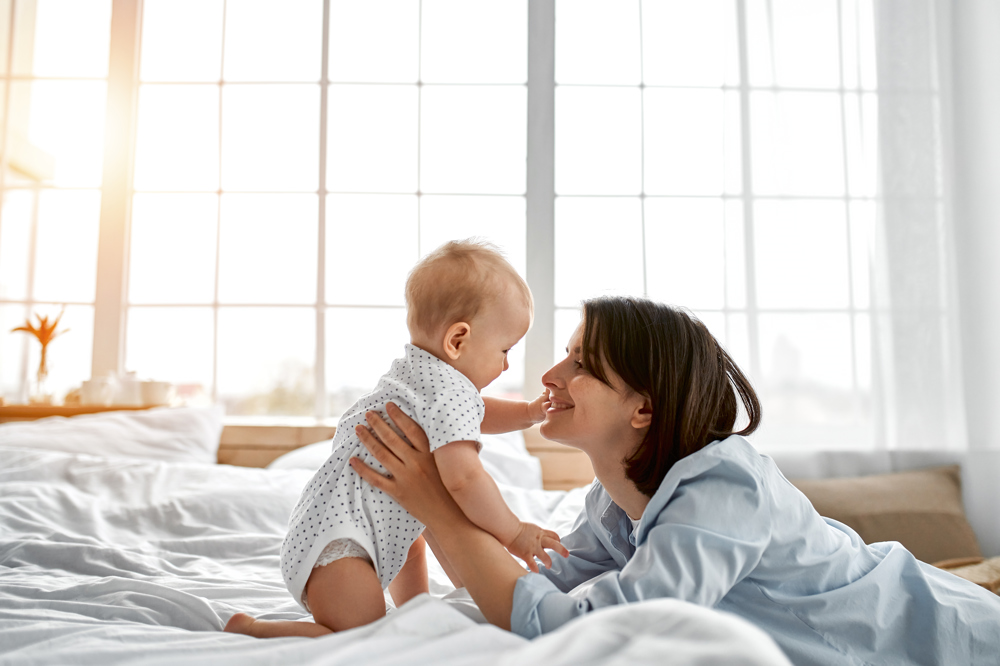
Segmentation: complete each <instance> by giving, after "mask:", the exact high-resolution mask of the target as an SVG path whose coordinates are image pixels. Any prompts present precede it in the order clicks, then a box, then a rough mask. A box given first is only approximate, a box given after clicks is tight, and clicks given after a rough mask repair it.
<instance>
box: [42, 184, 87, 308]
mask: <svg viewBox="0 0 1000 666" xmlns="http://www.w3.org/2000/svg"><path fill="white" fill-rule="evenodd" d="M100 213H101V193H100V192H95V191H86V190H83V191H63V192H61V191H58V190H46V191H43V192H42V193H41V196H40V197H39V202H38V241H37V245H36V247H37V251H36V254H35V256H36V259H35V298H36V299H38V300H40V301H57V302H61V301H83V302H87V301H93V300H94V285H95V284H96V281H97V233H98V223H99V219H100Z"/></svg>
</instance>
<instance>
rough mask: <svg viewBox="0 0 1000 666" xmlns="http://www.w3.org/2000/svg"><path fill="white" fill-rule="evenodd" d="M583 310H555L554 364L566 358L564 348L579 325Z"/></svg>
mask: <svg viewBox="0 0 1000 666" xmlns="http://www.w3.org/2000/svg"><path fill="white" fill-rule="evenodd" d="M582 318H583V310H580V309H578V308H556V325H555V331H556V333H555V340H554V341H553V342H554V349H553V356H552V358H553V359H554V360H555V362H556V363H558V362H559V361H561V360H563V359H564V358H566V347H567V346H569V339H570V336H572V335H573V332H574V331H575V330H576V327H577V326H579V325H580V321H581V319H582Z"/></svg>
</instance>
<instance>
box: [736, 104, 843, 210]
mask: <svg viewBox="0 0 1000 666" xmlns="http://www.w3.org/2000/svg"><path fill="white" fill-rule="evenodd" d="M751 121H752V123H753V130H752V131H753V136H752V139H753V166H754V189H755V190H756V191H757V194H792V195H842V194H843V193H844V160H843V157H844V147H843V143H842V140H841V136H842V134H841V125H840V100H839V98H838V96H837V95H836V94H832V93H777V94H772V93H764V92H757V93H752V94H751Z"/></svg>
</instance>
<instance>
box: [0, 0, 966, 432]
mask: <svg viewBox="0 0 1000 666" xmlns="http://www.w3.org/2000/svg"><path fill="white" fill-rule="evenodd" d="M120 4H121V6H123V7H126V6H127V7H134V8H141V21H139V22H137V25H138V26H139V28H138V29H137V32H136V34H134V35H129V34H128V33H127V31H128V30H131V28H129V27H128V26H127V25H126V27H125V28H123V29H122V30H123V32H122V33H119V32H117V31H114V30H112V31H111V32H109V30H108V26H109V24H111V25H114V24H113V22H112V19H113V18H114V17H112V16H111V3H110V2H97V1H96V0H92V1H88V2H65V1H59V0H37V2H32V1H29V0H8V2H6V3H4V2H0V15H2V16H3V17H7V18H5V19H3V20H7V21H8V24H7V25H5V26H0V34H2V35H3V37H4V38H6V39H8V43H7V44H6V45H3V49H2V50H3V53H0V59H2V58H8V59H9V58H10V57H12V58H13V60H12V61H11V62H12V65H11V66H9V67H8V66H7V65H6V62H7V61H6V60H2V63H3V72H4V86H5V87H4V91H5V94H6V91H9V94H8V95H7V97H6V98H5V99H6V102H5V104H6V106H5V107H4V108H5V109H7V110H8V111H9V113H7V115H6V116H5V120H4V127H5V136H6V137H7V141H6V142H5V143H4V148H3V153H2V155H3V157H2V160H3V164H4V165H5V168H4V169H3V170H2V173H3V176H2V177H3V179H4V180H3V182H2V183H0V185H2V189H3V193H4V206H3V211H2V219H0V325H4V326H8V328H9V327H10V326H13V325H14V324H15V323H17V322H19V321H20V320H21V319H22V318H23V317H24V316H25V314H26V313H27V312H28V311H30V310H33V309H38V310H47V309H48V310H51V309H53V308H58V307H60V306H61V304H63V303H66V304H68V306H67V315H66V317H67V323H68V325H70V326H71V327H72V328H73V329H74V333H73V335H72V336H67V338H65V340H64V341H61V342H59V343H57V344H58V345H62V349H59V350H57V349H55V348H53V357H54V358H53V363H54V373H55V374H57V375H58V377H59V382H60V384H61V388H63V389H66V388H69V386H70V385H72V384H73V383H76V382H79V381H80V380H82V379H84V378H86V377H87V376H89V374H90V365H91V353H90V347H91V345H92V344H93V340H92V337H93V336H92V334H91V331H92V330H93V324H92V322H95V321H96V322H97V323H98V324H100V323H101V322H109V323H108V326H109V327H110V328H111V329H115V327H116V326H118V323H117V322H118V321H119V320H118V319H116V318H120V327H121V329H122V330H123V331H124V333H123V335H122V337H121V340H120V343H119V344H118V348H117V349H116V350H115V351H116V352H117V358H118V359H120V360H117V361H116V360H114V358H115V357H114V355H110V356H109V355H106V354H105V355H102V354H98V351H97V346H94V350H95V351H94V355H93V369H94V371H95V372H100V371H106V370H109V369H119V370H122V369H125V368H127V369H130V370H136V371H138V372H139V373H140V374H142V375H144V376H149V377H154V378H158V379H165V380H169V381H172V382H175V383H177V384H178V385H180V386H181V388H182V390H183V392H184V393H186V394H187V395H189V396H194V395H197V394H199V393H200V394H203V395H204V396H206V397H208V398H211V399H215V400H218V401H221V402H223V403H225V404H226V406H227V408H228V411H229V413H230V414H232V415H267V414H272V415H274V414H277V415H300V416H319V417H324V416H337V415H339V414H340V412H341V411H342V410H343V409H344V408H345V407H346V406H347V405H349V404H350V403H351V402H352V401H353V400H354V399H355V398H356V397H357V396H358V395H360V394H361V393H362V392H364V391H367V390H368V389H369V388H370V387H371V386H372V385H373V384H374V382H375V381H376V379H377V378H378V376H379V375H381V374H382V373H383V372H384V371H385V369H386V368H387V367H388V364H389V362H390V361H391V359H392V358H395V357H396V356H398V355H399V353H400V351H401V345H402V343H403V342H405V340H406V339H407V336H406V331H405V312H404V304H403V298H402V292H403V283H404V280H405V277H406V273H407V271H408V270H409V268H410V267H411V266H412V264H413V263H414V262H415V261H416V260H417V259H418V258H419V257H420V256H422V255H423V254H425V253H426V252H428V251H429V250H431V249H433V248H434V247H436V246H437V245H439V244H440V243H441V242H443V241H444V240H447V239H450V238H463V237H468V236H480V237H485V238H487V239H489V240H492V241H493V242H495V243H496V244H498V245H499V246H501V247H502V248H503V249H504V250H505V251H506V252H507V254H508V256H509V258H510V259H511V261H512V263H513V264H514V265H515V267H517V268H518V270H519V271H521V272H522V273H523V274H524V275H525V276H526V277H527V278H528V280H529V283H530V284H531V286H532V288H533V291H534V293H535V296H536V310H537V312H536V324H535V328H534V329H533V331H532V332H531V333H530V334H529V337H528V339H527V341H526V343H525V344H522V345H519V346H518V347H515V350H514V352H512V355H511V365H512V367H511V370H510V371H508V373H505V374H504V375H503V376H502V377H501V379H500V380H498V381H497V382H496V383H495V384H496V385H495V386H493V387H491V390H493V391H495V392H497V393H503V394H520V393H524V394H529V395H533V394H535V393H536V391H537V381H538V377H537V375H539V374H540V372H541V370H542V369H544V368H545V367H547V365H548V364H549V363H550V362H551V361H552V359H553V358H554V356H555V355H558V354H559V353H561V351H560V350H561V349H562V348H563V347H564V346H565V342H566V340H567V339H568V337H569V334H570V332H571V330H572V328H573V327H574V326H575V325H576V323H577V322H578V320H579V307H580V301H581V299H583V298H587V297H590V296H593V295H596V294H601V293H620V294H635V295H646V296H648V297H650V298H653V299H657V300H662V301H666V302H673V303H677V304H680V305H683V306H686V307H689V308H690V309H691V310H692V311H693V312H694V313H695V314H696V315H697V316H698V317H700V318H701V319H702V320H703V321H704V322H705V323H706V324H707V326H708V327H709V328H710V329H711V330H712V331H713V332H714V333H715V334H716V335H717V336H718V337H719V339H720V340H721V341H722V342H723V343H724V344H725V345H726V346H727V348H728V349H729V350H730V351H731V352H732V353H733V355H734V356H735V358H736V359H737V361H738V362H739V363H740V364H741V366H742V367H743V368H744V369H745V370H747V371H748V373H749V374H750V375H751V377H752V378H753V380H754V382H755V384H756V386H757V387H758V389H759V390H760V393H761V397H762V400H763V402H764V406H765V410H766V413H767V419H766V421H765V428H764V431H763V432H762V434H761V438H762V439H764V440H766V441H767V442H769V443H774V444H778V445H780V444H783V443H791V442H794V443H796V444H799V443H801V442H803V441H810V442H814V443H817V444H835V445H843V443H844V442H852V443H853V444H854V445H856V446H862V447H866V446H873V445H874V444H875V438H876V434H875V431H876V422H877V421H878V419H879V418H880V417H879V416H878V411H879V409H882V407H880V406H879V400H880V398H879V396H878V392H877V391H876V390H874V389H873V385H876V384H877V381H876V380H875V379H874V375H875V374H876V371H877V365H878V364H877V363H873V358H874V357H876V356H877V352H876V351H873V350H874V349H875V347H876V346H877V343H876V341H875V340H874V339H873V338H874V337H876V336H874V335H873V330H875V329H876V328H877V327H876V324H875V320H876V317H875V316H874V313H875V312H877V311H878V307H877V305H874V304H873V293H875V290H874V289H873V286H872V285H873V284H874V283H875V278H874V277H873V276H874V267H875V265H876V261H877V260H876V259H874V258H873V257H875V256H876V254H875V253H876V251H877V247H876V245H877V244H876V243H875V241H874V240H873V239H874V238H876V237H877V236H878V234H877V233H876V222H877V215H876V214H877V212H878V210H879V209H878V206H879V205H880V204H881V203H882V202H884V200H885V198H884V197H883V196H882V194H883V193H882V191H881V190H880V189H879V188H880V187H881V185H880V184H879V183H878V182H877V173H876V167H875V165H876V155H877V153H878V149H879V147H880V144H879V136H880V133H881V134H882V135H883V138H884V134H885V125H882V126H880V125H879V119H880V117H881V116H882V115H884V109H883V107H884V97H885V95H884V92H883V91H880V90H879V89H878V86H877V81H876V53H875V40H876V34H875V20H874V15H875V13H876V9H877V6H876V5H875V3H873V2H872V0H808V1H806V0H699V1H698V2H690V1H687V0H627V1H622V0H614V1H611V0H552V1H551V2H548V1H543V0H531V1H530V2H529V1H528V0H518V1H510V0H491V1H486V0H484V1H481V2H468V1H466V0H372V1H368V2H349V1H342V0H295V1H294V2H280V3H279V2H276V1H275V0H144V1H143V2H141V3H139V2H138V0H136V2H135V3H133V4H129V3H127V2H124V1H122V2H121V3H120ZM116 6H117V5H116ZM36 8H37V9H36ZM29 14H30V17H29ZM124 23H127V22H124ZM529 25H531V27H532V29H531V30H529ZM80 26H85V27H86V29H79V28H80ZM109 35H110V36H109ZM123 35H124V36H123ZM127 37H130V38H132V39H134V40H135V41H136V42H137V43H138V44H139V48H138V49H137V50H136V52H137V56H136V60H135V62H134V68H133V69H134V71H135V75H134V78H130V79H128V80H125V82H124V85H125V86H126V88H127V89H128V90H131V91H133V92H134V95H133V97H134V108H132V109H131V111H130V112H131V113H132V114H133V116H134V118H135V131H134V133H133V134H134V135H132V136H129V141H130V144H129V147H128V149H127V152H128V155H129V156H130V158H131V159H132V163H133V167H134V168H133V169H132V170H131V171H129V172H128V173H127V177H123V178H121V179H119V180H120V181H121V182H117V181H116V186H120V188H121V191H122V192H125V193H126V195H127V196H123V199H124V198H127V199H128V203H129V206H123V207H122V210H123V211H124V210H126V209H128V208H129V207H130V211H131V212H130V214H129V215H126V214H125V213H121V214H120V215H119V217H118V218H116V217H115V215H116V213H114V212H113V211H111V210H110V209H107V207H105V208H106V209H107V210H105V213H103V214H102V213H101V210H102V209H101V203H102V202H101V190H102V186H103V191H104V196H105V199H107V197H108V196H109V195H108V193H109V192H110V191H111V190H110V189H109V187H110V186H111V184H110V183H108V182H103V183H102V169H101V165H102V146H103V134H102V131H103V126H104V125H103V119H104V114H105V112H106V111H107V113H108V118H111V112H112V111H113V110H114V109H110V108H109V109H107V110H106V109H105V108H104V100H105V99H106V98H108V99H110V97H107V90H108V86H111V85H112V84H113V83H114V82H115V81H117V79H114V77H113V76H112V78H109V74H108V65H107V60H108V52H109V43H110V50H111V52H112V53H115V52H116V50H115V45H116V44H119V43H123V42H122V40H124V39H126V38H127ZM179 45H183V48H179ZM887 48H888V47H887ZM928 48H930V47H928ZM60 49H64V50H60ZM68 52H72V53H73V54H74V57H72V58H70V57H67V56H66V53H68ZM5 54H6V55H5ZM25 54H27V55H25ZM883 69H884V68H881V67H880V68H879V71H880V72H882V71H883ZM917 92H918V93H919V94H922V95H925V96H927V95H930V96H931V97H933V96H934V95H935V94H936V93H935V92H934V91H933V90H931V91H927V90H922V91H917ZM915 94H916V93H915ZM122 104H126V102H122ZM933 122H937V121H936V120H935V121H933ZM932 124H933V123H932ZM934 131H937V130H934ZM932 134H933V132H932ZM933 141H934V139H933V138H931V139H928V144H930V143H933ZM109 159H110V158H106V159H105V161H107V160H109ZM19 160H20V161H19ZM25 165H28V166H27V167H26V166H25ZM104 173H109V172H108V170H107V165H105V170H104ZM126 180H127V181H128V182H127V183H126V182H124V181H126ZM115 191H117V190H115ZM924 194H926V193H924ZM931 196H932V198H935V201H937V202H938V203H940V201H941V193H940V190H939V189H937V190H934V192H932V193H931ZM102 215H103V217H102ZM99 217H100V218H101V229H102V230H103V229H105V228H106V229H107V230H108V231H107V233H108V234H111V235H114V234H119V235H120V237H121V239H122V242H126V240H127V246H126V250H127V252H126V254H127V261H123V262H122V264H121V266H120V267H119V268H117V269H115V270H117V271H118V272H119V273H120V275H121V278H122V280H121V281H122V283H123V284H124V285H126V288H125V289H124V290H123V292H124V293H123V294H122V297H121V299H119V300H114V299H112V300H111V301H109V302H107V303H103V302H102V301H101V300H100V298H98V299H96V300H95V297H94V293H95V290H94V282H95V275H96V272H95V271H96V268H95V266H96V256H97V251H96V247H97V243H98V219H99ZM126 217H127V219H124V218H126ZM119 218H121V219H119ZM102 233H104V232H103V231H102ZM529 239H530V240H529ZM103 265H104V264H102V266H103ZM55 266H58V267H59V270H54V269H53V268H52V267H55ZM883 269H884V267H883ZM112 272H114V271H112ZM95 303H96V305H95ZM102 303H103V304H102ZM95 308H96V312H95ZM943 314H945V315H946V314H947V313H943ZM115 330H116V329H115ZM88 336H90V337H88ZM71 347H72V349H70V348H71ZM30 352H31V348H30V346H28V345H27V344H26V340H24V339H20V338H17V339H15V338H14V337H13V336H6V337H4V338H3V340H2V342H0V354H2V357H0V361H2V362H0V382H2V387H3V392H4V394H5V395H7V396H14V395H17V394H22V395H23V393H24V391H25V388H24V386H25V381H26V378H27V376H28V371H27V369H26V368H28V367H29V366H30V358H29V357H28V356H27V355H26V354H28V353H30ZM882 362H883V364H884V359H883V361H882Z"/></svg>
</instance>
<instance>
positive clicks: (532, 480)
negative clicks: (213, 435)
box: [267, 432, 542, 490]
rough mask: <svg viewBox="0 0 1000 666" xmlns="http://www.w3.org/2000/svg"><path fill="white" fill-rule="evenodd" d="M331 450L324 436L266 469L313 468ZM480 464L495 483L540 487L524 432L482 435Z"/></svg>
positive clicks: (536, 465)
mask: <svg viewBox="0 0 1000 666" xmlns="http://www.w3.org/2000/svg"><path fill="white" fill-rule="evenodd" d="M332 451H333V440H332V439H328V440H325V441H322V442H316V443H315V444H309V445H308V446H303V447H302V448H300V449H295V450H294V451H290V452H288V453H286V454H285V455H283V456H281V457H280V458H278V459H276V460H274V461H273V462H272V463H271V464H270V465H268V466H267V468H268V469H309V470H313V471H315V470H317V469H319V468H320V466H322V465H323V463H324V462H326V460H327V458H329V457H330V453H332ZM479 459H480V460H482V461H483V467H484V468H485V469H486V471H487V472H488V473H489V475H490V476H492V477H493V479H494V480H495V481H496V482H497V483H503V484H505V485H508V486H515V487H517V488H534V489H539V490H540V489H541V487H542V464H541V462H540V461H539V460H538V458H536V457H535V456H533V455H530V454H529V453H528V451H527V449H526V448H525V446H524V435H522V434H521V433H519V432H509V433H506V434H504V435H483V449H482V451H480V452H479Z"/></svg>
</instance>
